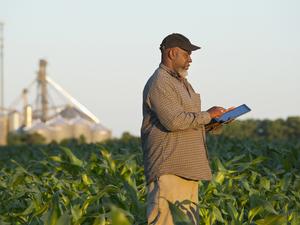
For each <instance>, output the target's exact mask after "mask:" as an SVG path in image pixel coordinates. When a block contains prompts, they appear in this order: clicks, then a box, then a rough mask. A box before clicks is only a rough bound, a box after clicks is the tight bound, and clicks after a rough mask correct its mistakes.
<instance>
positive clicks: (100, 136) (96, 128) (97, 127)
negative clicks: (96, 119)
mask: <svg viewBox="0 0 300 225" xmlns="http://www.w3.org/2000/svg"><path fill="white" fill-rule="evenodd" d="M91 131H92V142H93V143H97V142H102V141H105V140H107V139H109V138H111V131H110V130H108V129H107V128H106V127H104V126H103V125H101V124H100V123H97V124H94V125H93V126H92V130H91Z"/></svg>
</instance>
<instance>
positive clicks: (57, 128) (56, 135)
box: [46, 115, 73, 142]
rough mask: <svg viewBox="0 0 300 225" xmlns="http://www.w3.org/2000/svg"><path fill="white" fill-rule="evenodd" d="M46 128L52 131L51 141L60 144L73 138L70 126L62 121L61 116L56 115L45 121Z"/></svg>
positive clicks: (66, 121) (67, 122)
mask: <svg viewBox="0 0 300 225" xmlns="http://www.w3.org/2000/svg"><path fill="white" fill-rule="evenodd" d="M46 124H47V126H48V127H51V128H52V130H53V135H52V137H53V140H55V141H57V142H61V141H62V140H65V139H70V138H72V136H73V133H72V126H71V125H70V123H69V121H68V120H66V119H64V118H63V117H62V116H60V115H57V116H55V117H54V118H52V119H51V120H48V121H47V123H46Z"/></svg>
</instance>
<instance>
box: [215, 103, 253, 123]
mask: <svg viewBox="0 0 300 225" xmlns="http://www.w3.org/2000/svg"><path fill="white" fill-rule="evenodd" d="M250 111H251V109H250V108H249V107H248V106H247V105H246V104H243V105H240V106H238V107H236V108H234V109H232V110H230V111H228V112H226V113H224V114H223V115H222V116H220V117H217V118H214V119H212V121H211V122H213V123H216V122H217V123H226V122H228V121H230V120H233V119H236V118H237V117H239V116H241V115H243V114H245V113H247V112H250Z"/></svg>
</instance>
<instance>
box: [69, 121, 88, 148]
mask: <svg viewBox="0 0 300 225" xmlns="http://www.w3.org/2000/svg"><path fill="white" fill-rule="evenodd" d="M70 125H71V126H72V131H73V133H72V136H73V137H74V138H76V139H79V138H81V136H84V139H85V141H86V143H91V141H92V135H91V126H92V122H90V121H88V120H86V119H83V118H82V117H80V116H76V117H75V118H73V119H71V120H70Z"/></svg>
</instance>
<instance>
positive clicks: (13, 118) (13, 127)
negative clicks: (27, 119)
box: [8, 111, 21, 132]
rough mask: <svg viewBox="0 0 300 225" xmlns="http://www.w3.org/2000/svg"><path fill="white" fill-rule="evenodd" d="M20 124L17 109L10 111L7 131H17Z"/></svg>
mask: <svg viewBox="0 0 300 225" xmlns="http://www.w3.org/2000/svg"><path fill="white" fill-rule="evenodd" d="M20 126H21V115H20V112H18V111H12V112H10V113H9V114H8V130H9V132H13V131H17V130H18V129H19V128H20Z"/></svg>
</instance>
